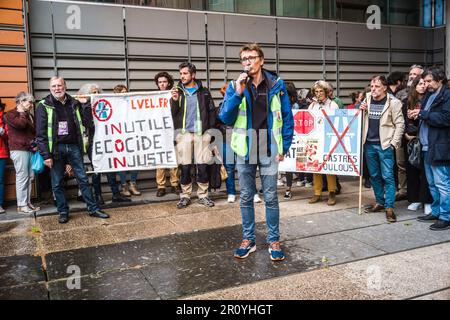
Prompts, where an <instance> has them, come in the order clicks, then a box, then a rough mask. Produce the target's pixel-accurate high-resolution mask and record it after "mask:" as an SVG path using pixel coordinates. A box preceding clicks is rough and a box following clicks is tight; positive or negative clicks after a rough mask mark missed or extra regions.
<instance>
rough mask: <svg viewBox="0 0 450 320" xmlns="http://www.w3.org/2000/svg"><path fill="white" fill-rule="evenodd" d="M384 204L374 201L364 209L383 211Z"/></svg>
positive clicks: (367, 211)
mask: <svg viewBox="0 0 450 320" xmlns="http://www.w3.org/2000/svg"><path fill="white" fill-rule="evenodd" d="M384 209H385V208H384V206H382V205H381V204H378V203H375V204H374V205H371V206H370V207H368V208H366V209H364V212H365V213H371V212H381V211H384Z"/></svg>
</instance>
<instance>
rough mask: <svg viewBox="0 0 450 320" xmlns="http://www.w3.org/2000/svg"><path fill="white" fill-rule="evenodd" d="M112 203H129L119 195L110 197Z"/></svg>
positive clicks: (128, 199)
mask: <svg viewBox="0 0 450 320" xmlns="http://www.w3.org/2000/svg"><path fill="white" fill-rule="evenodd" d="M112 202H131V199H130V198H127V197H124V196H122V195H121V194H120V193H119V194H114V195H113V197H112Z"/></svg>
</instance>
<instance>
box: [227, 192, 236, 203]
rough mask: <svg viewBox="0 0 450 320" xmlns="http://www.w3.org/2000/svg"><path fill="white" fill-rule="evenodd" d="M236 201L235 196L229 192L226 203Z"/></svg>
mask: <svg viewBox="0 0 450 320" xmlns="http://www.w3.org/2000/svg"><path fill="white" fill-rule="evenodd" d="M235 201H236V196H235V195H234V194H229V195H228V200H227V202H228V203H234V202H235Z"/></svg>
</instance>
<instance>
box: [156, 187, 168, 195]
mask: <svg viewBox="0 0 450 320" xmlns="http://www.w3.org/2000/svg"><path fill="white" fill-rule="evenodd" d="M165 195H166V188H158V191H156V196H157V197H164V196H165Z"/></svg>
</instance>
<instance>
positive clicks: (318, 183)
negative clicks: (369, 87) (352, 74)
mask: <svg viewBox="0 0 450 320" xmlns="http://www.w3.org/2000/svg"><path fill="white" fill-rule="evenodd" d="M330 88H331V87H330V85H329V84H328V83H327V82H326V81H323V80H320V81H317V82H316V83H314V85H313V87H312V89H311V91H312V93H313V94H314V99H313V102H312V103H311V104H310V105H309V107H308V110H321V109H325V110H326V111H331V110H334V109H339V106H338V105H337V103H336V102H334V101H332V100H330V98H328V94H329V92H330ZM326 176H327V186H328V201H327V204H328V205H329V206H333V205H335V204H336V176H335V175H332V174H327V175H326ZM313 186H314V187H313V189H314V196H313V197H312V198H311V199H310V200H309V203H317V202H319V201H321V200H322V186H323V181H322V175H321V174H319V173H314V174H313Z"/></svg>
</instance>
